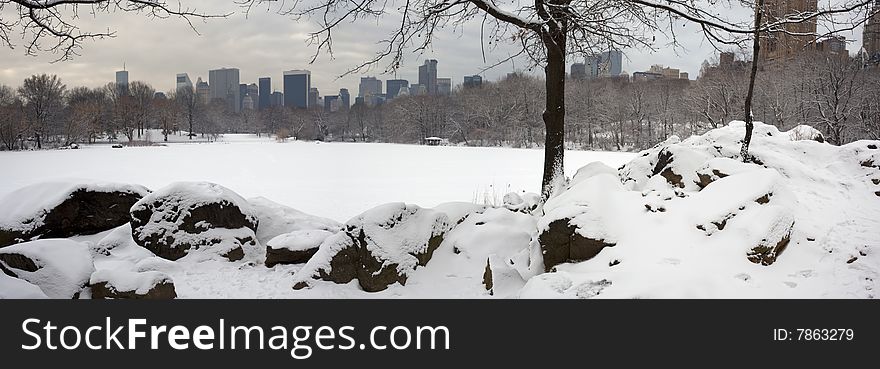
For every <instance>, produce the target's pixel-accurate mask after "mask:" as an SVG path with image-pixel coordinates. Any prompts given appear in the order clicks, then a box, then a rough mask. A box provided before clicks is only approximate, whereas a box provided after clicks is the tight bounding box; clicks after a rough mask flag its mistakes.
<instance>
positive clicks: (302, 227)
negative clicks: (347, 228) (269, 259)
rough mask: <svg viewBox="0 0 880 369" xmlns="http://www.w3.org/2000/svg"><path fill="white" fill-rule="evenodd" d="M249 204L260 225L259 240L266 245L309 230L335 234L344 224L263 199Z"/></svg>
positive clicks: (250, 200) (259, 198)
mask: <svg viewBox="0 0 880 369" xmlns="http://www.w3.org/2000/svg"><path fill="white" fill-rule="evenodd" d="M248 202H249V203H250V204H251V206H252V207H253V209H254V212H255V213H256V215H257V219H258V220H259V223H260V226H259V228H258V229H257V240H258V241H260V243H261V244H264V245H265V244H267V243H268V242H269V240H271V239H273V238H275V237H278V236H280V235H282V234H285V233H290V232H295V231H308V230H321V231H327V232H333V233H335V232H338V231H339V230H341V229H342V224H340V223H339V222H337V221H335V220H332V219H327V218H322V217H318V216H314V215H309V214H306V213H304V212H301V211H299V210H296V209H294V208H291V207H288V206H284V205H281V204H278V203H275V202H273V201H271V200H269V199H266V198H263V197H255V198H252V199H248Z"/></svg>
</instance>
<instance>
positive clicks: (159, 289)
mask: <svg viewBox="0 0 880 369" xmlns="http://www.w3.org/2000/svg"><path fill="white" fill-rule="evenodd" d="M89 285H90V286H91V287H90V288H91V292H92V298H93V299H151V300H156V299H161V300H166V299H173V298H175V297H177V293H176V292H175V291H174V282H173V281H172V280H171V277H169V276H168V275H166V274H165V273H161V272H155V271H149V272H137V271H130V270H125V269H101V270H98V271H96V272H94V273H92V276H91V278H90V279H89Z"/></svg>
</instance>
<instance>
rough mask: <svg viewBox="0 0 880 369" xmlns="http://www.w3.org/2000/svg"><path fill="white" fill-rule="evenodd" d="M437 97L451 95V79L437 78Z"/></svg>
mask: <svg viewBox="0 0 880 369" xmlns="http://www.w3.org/2000/svg"><path fill="white" fill-rule="evenodd" d="M437 95H440V96H449V95H452V78H437Z"/></svg>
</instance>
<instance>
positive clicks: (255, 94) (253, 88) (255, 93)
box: [247, 83, 260, 109]
mask: <svg viewBox="0 0 880 369" xmlns="http://www.w3.org/2000/svg"><path fill="white" fill-rule="evenodd" d="M247 94H248V96H250V97H251V98H253V99H254V109H256V108H257V106H258V105H259V98H260V87H259V86H257V84H256V83H251V84H249V85H248V86H247Z"/></svg>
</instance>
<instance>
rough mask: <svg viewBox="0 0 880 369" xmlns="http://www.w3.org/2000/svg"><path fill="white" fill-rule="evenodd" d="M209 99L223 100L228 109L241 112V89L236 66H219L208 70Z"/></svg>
mask: <svg viewBox="0 0 880 369" xmlns="http://www.w3.org/2000/svg"><path fill="white" fill-rule="evenodd" d="M208 84H209V85H210V86H211V100H223V101H224V102H225V103H226V108H227V109H229V111H232V112H236V113H239V112H241V90H240V86H239V85H240V83H239V71H238V68H221V69H215V70H211V71H208Z"/></svg>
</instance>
